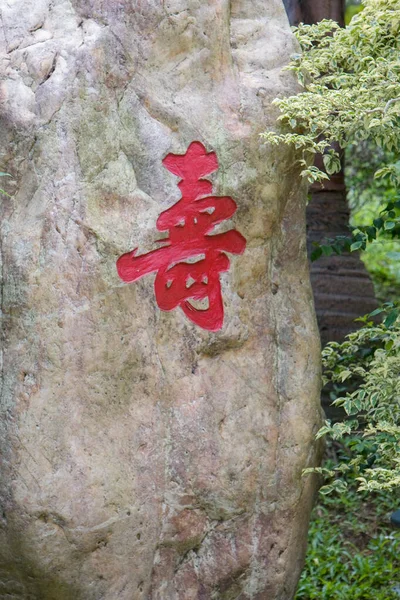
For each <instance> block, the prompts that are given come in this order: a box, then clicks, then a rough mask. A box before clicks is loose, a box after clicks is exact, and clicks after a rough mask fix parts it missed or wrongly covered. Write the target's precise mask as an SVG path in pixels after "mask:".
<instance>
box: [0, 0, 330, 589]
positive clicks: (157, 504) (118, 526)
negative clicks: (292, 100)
mask: <svg viewBox="0 0 400 600" xmlns="http://www.w3.org/2000/svg"><path fill="white" fill-rule="evenodd" d="M1 22H2V29H1V32H0V43H1V45H2V48H3V50H4V53H3V55H2V57H1V68H2V74H3V76H4V77H3V81H2V84H1V107H0V108H1V115H2V125H1V129H0V135H1V159H0V169H1V170H3V171H8V172H10V173H11V174H12V176H13V179H14V183H13V182H10V183H9V184H8V187H7V190H8V192H9V193H10V194H11V195H12V197H10V198H9V197H6V196H2V222H1V228H2V232H1V233H2V243H1V264H2V275H3V283H2V287H1V308H2V316H3V321H2V341H3V361H2V375H3V387H2V391H1V411H2V414H1V425H0V446H1V486H0V490H1V511H0V519H1V529H0V597H1V598H9V599H13V600H14V599H15V600H17V599H18V600H78V599H79V600H100V599H101V600H117V599H118V600H144V599H151V600H195V599H199V600H200V599H203V600H218V599H220V600H233V599H236V600H239V599H240V600H245V599H246V600H247V599H252V600H278V599H279V600H289V599H290V598H292V596H293V594H294V590H295V587H296V583H297V579H298V576H299V572H300V570H301V566H302V561H303V558H304V551H305V543H306V541H305V540H306V530H307V524H308V518H309V513H310V508H311V504H312V497H313V491H314V484H313V481H312V478H303V477H302V469H303V468H304V467H307V466H310V465H312V464H314V463H315V460H316V458H315V457H316V451H315V442H314V434H315V432H316V430H317V428H318V426H319V420H320V409H319V383H320V366H319V342H318V332H317V329H316V325H315V318H314V312H313V304H312V295H311V290H310V283H309V275H308V270H307V261H306V253H305V226H304V207H305V190H304V188H303V186H302V185H301V184H300V180H299V177H298V174H297V172H296V170H295V168H294V166H293V156H292V155H291V154H290V152H289V151H288V150H287V149H278V150H276V149H273V150H271V149H270V148H268V147H266V146H264V145H263V144H262V140H261V139H260V137H259V134H260V132H262V131H263V130H265V129H267V128H269V127H273V126H274V122H275V117H276V113H275V112H274V109H273V108H272V107H271V101H272V99H273V98H274V97H276V96H277V95H282V94H288V93H291V92H292V91H293V89H294V87H293V85H294V84H293V80H292V78H291V77H290V76H289V75H288V73H285V72H282V67H283V66H284V65H285V64H286V63H287V61H288V57H289V55H290V53H291V52H292V51H293V48H294V42H293V39H292V36H291V33H290V29H289V26H288V23H287V20H286V16H285V12H284V8H283V4H282V2H281V0H268V2H266V1H265V0H231V1H228V0H206V1H203V2H200V1H199V0H135V1H133V0H14V1H13V2H3V3H2V4H1ZM192 142H197V143H196V144H195V145H194V146H192V149H193V148H194V149H195V150H196V152H198V156H197V158H196V157H195V159H196V160H203V159H204V156H208V158H209V159H210V160H213V161H214V163H215V164H214V166H215V167H216V166H217V165H216V162H218V167H219V168H218V170H215V169H211V171H213V172H212V173H211V172H210V170H208V171H206V173H204V174H203V175H204V176H205V178H206V180H207V181H209V182H210V183H208V184H207V183H205V182H204V181H201V182H200V184H199V185H200V187H199V188H196V190H197V191H196V192H194V191H193V190H194V188H195V187H196V185H197V183H198V180H199V179H201V173H200V171H201V168H200V167H199V169H200V170H199V169H198V172H197V171H196V173H197V174H196V177H195V176H194V175H193V171H190V169H189V170H188V171H187V172H185V173H186V174H184V176H182V174H181V176H180V175H179V173H178V174H176V173H175V174H174V168H175V170H176V169H177V168H178V167H176V165H177V164H178V162H179V160H180V159H179V156H178V158H177V157H176V156H175V157H174V156H172V157H171V156H170V157H169V159H168V160H166V161H164V164H163V162H162V161H163V160H164V159H165V158H166V157H167V155H171V154H172V155H182V156H183V155H185V153H186V151H187V150H188V148H189V146H190V144H192ZM202 148H204V150H202ZM202 152H203V154H202ZM212 153H215V154H212ZM201 157H203V158H201ZM196 160H194V159H193V164H195V165H197V166H196V167H195V168H196V169H197V167H198V164H199V163H196ZM177 161H178V162H177ZM174 165H175V166H174ZM185 168H186V167H185ZM185 177H186V179H185ZM191 178H192V179H191ZM196 178H197V179H196ZM180 180H182V181H183V182H185V181H186V182H187V181H189V183H190V185H192V184H193V186H194V187H193V190H192V187H190V186H189V185H188V186H187V187H188V189H189V188H190V190H192V191H191V192H190V193H192V192H193V197H192V198H191V204H190V202H189V204H188V205H187V206H189V208H187V207H186V209H185V210H186V211H187V210H189V209H190V210H193V206H194V204H195V201H196V198H198V196H200V197H202V196H204V195H207V196H210V190H211V188H212V190H213V191H212V194H213V195H214V196H216V197H218V196H219V197H226V199H225V200H224V201H223V202H224V203H225V204H223V206H224V207H225V208H226V210H225V208H224V210H225V212H224V210H222V213H224V214H223V216H224V218H227V216H226V215H227V214H228V213H229V216H231V217H232V218H230V219H229V220H224V221H223V223H221V225H218V226H217V228H216V230H215V233H219V234H221V233H223V232H226V231H230V230H233V231H235V233H229V234H228V237H229V236H230V237H229V239H232V244H231V245H230V246H229V244H227V245H226V247H225V246H224V247H219V248H218V249H217V250H218V252H217V250H215V248H214V254H213V255H212V256H211V254H210V255H208V254H207V252H206V251H205V252H204V253H203V252H202V248H201V247H200V246H199V245H198V244H197V246H196V243H197V242H196V240H197V241H199V240H200V241H201V240H203V242H204V243H206V242H208V243H210V244H211V243H213V244H214V245H216V244H215V240H211V241H210V239H209V238H208V237H207V236H206V235H205V234H204V235H203V237H202V238H201V236H200V237H199V236H197V237H196V234H193V231H194V230H193V228H192V230H193V231H192V233H191V234H190V235H187V236H186V241H185V242H182V244H183V243H193V244H194V245H193V248H194V250H196V252H195V251H193V253H192V254H193V256H188V255H185V256H184V257H183V258H184V260H185V261H186V263H182V262H179V260H178V259H177V258H176V257H177V254H174V252H172V253H171V256H170V261H169V263H168V265H166V264H164V266H163V268H164V271H163V272H162V273H161V275H160V270H159V272H158V273H157V272H156V269H154V270H153V271H152V270H151V269H150V271H148V272H147V274H146V275H144V271H141V272H140V273H139V276H138V277H137V278H136V281H133V279H134V277H133V275H132V269H131V271H129V267H130V265H129V264H128V267H127V269H128V271H129V273H128V275H127V274H126V270H125V272H124V273H125V275H124V273H123V272H122V271H123V269H122V270H121V269H120V275H121V276H124V277H125V279H126V281H128V280H130V281H133V282H132V283H126V282H125V281H123V280H122V279H121V278H120V276H119V273H118V271H117V267H116V261H117V260H118V259H119V257H121V256H123V255H126V254H127V253H128V252H130V251H132V250H134V249H136V248H137V249H138V250H137V253H136V255H134V254H131V255H130V257H129V256H128V257H126V256H125V258H124V259H121V260H122V262H124V261H125V262H126V261H128V263H129V259H130V260H132V264H135V265H136V264H138V263H136V262H135V260H136V259H135V257H136V256H141V255H143V254H147V253H148V252H150V251H154V250H155V248H165V247H166V246H165V243H164V245H161V246H160V244H156V240H158V239H160V237H163V236H164V237H165V235H167V233H168V230H167V229H166V226H165V223H166V222H167V221H168V219H167V218H166V217H165V213H164V211H166V210H167V209H168V208H170V207H171V206H173V205H174V204H176V203H177V202H178V200H179V198H180V188H178V185H177V184H178V183H179V181H180ZM182 181H181V185H180V187H182ZM196 181H197V183H196ZM4 185H6V184H4ZM202 186H203V187H202ZM199 190H200V192H199ZM201 192H203V193H201ZM196 194H197V195H196ZM189 196H190V194H189ZM189 200H190V198H189ZM212 202H214V204H215V206H213V207H211V208H210V207H209V208H210V210H206V209H207V207H206V206H205V205H206V203H202V204H198V205H197V206H198V207H199V206H202V207H203V209H204V210H203V212H201V213H199V215H198V216H199V222H200V221H201V222H203V221H202V220H205V221H207V223H210V222H211V223H212V224H215V223H217V222H219V221H220V220H222V219H218V218H217V217H218V214H219V213H218V214H217V211H218V210H219V208H218V206H219V207H221V206H222V204H218V203H221V202H222V200H221V198H219V199H218V198H216V199H214V200H213V201H212ZM228 205H229V206H228ZM180 206H181V205H180ZM190 207H191V208H190ZM229 207H230V208H229ZM228 208H229V210H228ZM197 210H198V209H197ZM161 213H164V217H162V218H161V221H163V223H164V222H165V223H164V229H162V227H161V226H160V227H159V229H161V231H157V228H156V222H157V219H158V217H159V216H160V214H161ZM222 213H221V214H222ZM190 214H192V213H190ZM193 214H194V213H193ZM193 214H192V217H193ZM168 215H170V213H168ZM213 215H214V216H213ZM232 215H233V216H232ZM186 217H187V213H186ZM168 218H169V217H168ZM193 219H194V220H193V223H195V224H197V220H196V219H195V218H194V217H193ZM213 219H214V221H213ZM161 221H158V225H160V223H161ZM193 223H192V225H193ZM200 224H201V223H200ZM161 225H162V223H161ZM169 226H170V227H172V229H170V233H171V232H172V231H173V233H174V235H178V234H180V233H182V232H183V233H185V231H186V232H187V230H185V227H187V226H188V221H187V220H186V221H185V220H183V221H182V222H180V223H177V222H175V224H174V225H169ZM179 226H180V227H181V230H179V229H178V228H179ZM193 227H194V225H193ZM203 229H204V228H203ZM209 229H210V231H208V230H207V232H208V233H209V234H210V233H211V234H212V233H214V230H213V229H212V227H211V228H209ZM162 232H164V233H162ZM204 232H205V230H204V231H203V233H204ZM207 232H206V233H207ZM221 239H223V240H226V239H228V238H227V237H226V236H221ZM233 239H235V240H236V241H237V242H238V243H237V244H236V246H235V245H234V244H233ZM195 242H196V243H195ZM239 242H240V243H239ZM224 243H225V242H224ZM235 243H236V242H235ZM245 244H247V245H246V249H244V246H245ZM174 248H175V249H176V248H181V249H182V246H179V243H178V242H177V245H176V246H174ZM174 248H173V250H174ZM224 248H225V252H223V250H224ZM174 251H175V250H174ZM195 254H197V255H200V258H202V260H203V261H207V260H208V261H209V262H208V263H207V265H208V266H207V265H206V266H204V268H203V267H202V266H201V265H200V266H198V270H200V268H202V269H203V271H204V269H206V267H207V268H208V269H209V271H207V273H206V275H207V274H208V275H207V276H205V271H204V272H202V274H201V277H200V279H201V280H200V279H199V280H196V273H195V268H194V267H193V263H192V262H191V261H192V260H193V259H196V256H195ZM160 256H161V254H159V253H158V254H157V257H160ZM163 256H165V254H163ZM182 256H183V254H182V253H181V254H180V260H182ZM210 256H211V258H210ZM151 257H154V254H152V255H151ZM227 257H229V261H230V265H228V261H227ZM174 258H175V260H174ZM197 258H198V256H197ZM218 260H219V261H220V262H219V263H218ZM187 261H189V263H190V264H192V266H191V267H190V266H188V264H187ZM217 263H218V265H219V266H218V265H217ZM119 264H121V263H119ZM140 264H141V265H142V263H140ZM182 265H183V266H182ZM210 265H211V266H210ZM212 265H214V266H212ZM215 265H217V266H215ZM125 266H126V265H125ZM174 266H175V267H176V266H178V269H176V270H175V271H174V273H175V272H176V276H177V281H178V283H176V286H179V284H181V287H182V285H183V288H185V289H189V288H190V286H191V284H192V285H194V286H197V288H196V289H198V290H200V291H199V292H198V293H197V292H196V294H194V292H193V297H192V300H190V294H189V292H183V291H182V289H181V292H180V294H181V295H180V296H179V297H180V298H181V301H178V302H177V303H176V307H175V308H173V309H171V307H172V305H170V304H168V302H167V303H164V304H163V302H161V301H160V297H161V296H162V297H163V299H164V300H165V298H166V297H167V296H168V294H169V286H171V282H168V281H167V280H166V279H165V278H168V268H169V267H172V268H174ZM182 269H183V270H185V269H186V271H185V273H186V272H189V271H190V272H191V273H192V275H193V274H194V278H193V279H194V280H195V281H194V282H193V281H192V279H191V280H190V281H189V280H185V281H184V284H182V276H181V279H180V280H179V273H181V271H182ZM180 270H181V271H180ZM188 270H189V271H188ZM182 272H183V271H182ZM141 275H143V276H141ZM181 275H182V273H181ZM160 277H161V279H157V278H160ZM162 277H164V279H162ZM155 279H156V281H159V282H160V281H161V283H160V285H161V284H162V282H164V283H163V285H161V288H159V289H158V295H157V294H156V293H155V290H154V280H155ZM189 279H190V278H189ZM172 285H173V286H175V282H174V283H173V284H172ZM219 285H221V290H220V291H219V288H218V286H219ZM213 286H214V287H213ZM174 289H175V291H176V288H174ZM193 289H194V288H193ZM207 290H208V291H207ZM210 290H211V291H212V293H211V292H210ZM215 290H216V294H214V292H215ZM178 291H179V290H178ZM156 292H157V290H156ZM176 293H177V292H176ZM184 293H186V299H185V298H183V297H184ZM171 294H172V292H171ZM213 294H214V295H213ZM175 295H176V294H175ZM178 295H179V294H178ZM168 297H169V296H168ZM182 298H183V300H182ZM221 299H222V302H223V315H222V316H223V323H222V320H221V318H222V317H221V310H222V304H220V305H219V309H218V310H219V313H218V315H219V316H218V319H219V320H218V319H217V320H214V321H212V320H211V321H210V320H209V319H208V316H207V311H211V312H213V311H216V308H215V307H216V304H215V303H217V304H218V302H221ZM175 300H176V298H175ZM178 300H179V299H178ZM165 302H166V300H165ZM207 302H208V304H207ZM159 305H160V306H161V307H162V308H164V309H165V308H167V309H168V310H167V311H166V310H160V307H159ZM207 306H208V308H207ZM185 309H186V310H185ZM191 311H192V312H191ZM217 312H218V311H217ZM213 314H215V313H213ZM199 315H200V316H199ZM203 317H205V320H204V322H203V321H202V318H203ZM196 320H197V322H200V325H199V324H196ZM206 321H207V322H206ZM202 324H203V325H204V326H202Z"/></svg>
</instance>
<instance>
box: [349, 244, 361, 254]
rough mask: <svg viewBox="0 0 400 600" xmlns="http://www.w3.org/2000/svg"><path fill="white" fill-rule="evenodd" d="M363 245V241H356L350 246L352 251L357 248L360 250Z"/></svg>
mask: <svg viewBox="0 0 400 600" xmlns="http://www.w3.org/2000/svg"><path fill="white" fill-rule="evenodd" d="M362 245H363V243H362V242H354V244H351V246H350V250H351V252H354V251H355V250H359V249H360V248H361V246H362Z"/></svg>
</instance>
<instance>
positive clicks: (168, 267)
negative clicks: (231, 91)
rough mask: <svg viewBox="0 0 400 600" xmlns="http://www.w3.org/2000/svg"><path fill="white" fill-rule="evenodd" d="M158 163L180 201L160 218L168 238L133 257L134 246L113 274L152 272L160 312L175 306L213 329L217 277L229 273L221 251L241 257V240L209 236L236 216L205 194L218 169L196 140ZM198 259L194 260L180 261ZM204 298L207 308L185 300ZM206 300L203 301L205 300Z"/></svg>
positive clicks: (220, 312) (217, 324)
mask: <svg viewBox="0 0 400 600" xmlns="http://www.w3.org/2000/svg"><path fill="white" fill-rule="evenodd" d="M163 165H164V166H165V167H166V168H167V169H168V171H170V172H171V173H173V174H174V175H177V176H178V177H180V178H181V181H180V182H179V183H178V187H179V189H180V191H181V194H182V198H181V199H180V200H179V201H178V202H177V203H176V204H174V205H173V206H172V207H171V208H168V209H167V210H165V211H164V212H162V213H161V214H160V216H159V217H158V219H157V229H158V230H159V231H168V232H169V235H168V237H167V238H165V239H163V240H159V243H163V244H165V245H163V246H161V247H160V248H157V249H156V250H152V251H151V252H148V253H147V254H141V255H139V256H136V252H137V248H136V249H135V250H133V251H132V252H128V253H127V254H123V255H122V256H121V257H120V258H119V259H118V261H117V270H118V274H119V276H120V277H121V279H123V281H125V282H127V283H131V282H132V281H136V280H137V279H140V277H143V276H144V275H146V274H147V273H152V272H153V271H157V275H156V279H155V282H154V289H155V295H156V300H157V304H158V306H159V307H160V308H161V310H173V309H174V308H176V307H177V306H180V307H181V309H182V310H183V312H184V313H185V314H186V316H187V317H188V318H189V319H190V320H191V321H193V323H195V324H196V325H199V326H200V327H202V328H203V329H208V330H209V331H217V330H218V329H221V327H222V324H223V320H224V306H223V302H222V294H221V283H220V279H219V276H220V273H222V271H227V270H228V269H229V259H228V257H227V256H226V254H225V252H231V253H233V254H242V253H243V252H244V250H245V247H246V240H245V239H244V237H243V236H242V235H241V234H240V233H239V232H238V231H236V230H234V229H231V230H230V231H227V232H225V233H218V234H215V235H209V234H210V232H211V231H212V230H213V228H214V227H215V225H217V224H218V223H221V222H222V221H224V220H225V219H229V218H230V217H231V216H232V215H233V214H234V213H235V212H236V208H237V206H236V203H235V202H234V201H233V200H232V198H230V197H228V196H220V197H218V196H208V195H207V194H211V193H212V184H211V182H210V181H207V180H205V179H203V177H205V176H206V175H209V174H210V173H213V172H214V171H216V170H217V169H218V160H217V156H216V154H215V152H209V153H207V151H206V149H205V147H204V146H203V144H201V143H200V142H192V143H191V144H190V146H189V148H188V149H187V151H186V153H185V154H183V155H179V154H168V156H166V158H164V160H163ZM195 258H200V260H197V262H185V261H188V260H190V259H195ZM205 299H208V306H207V307H206V308H196V307H195V306H193V304H192V303H191V302H190V300H205ZM206 302H207V300H206Z"/></svg>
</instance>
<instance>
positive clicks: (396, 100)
mask: <svg viewBox="0 0 400 600" xmlns="http://www.w3.org/2000/svg"><path fill="white" fill-rule="evenodd" d="M399 100H400V96H399V97H398V98H392V99H391V100H389V101H388V102H386V104H385V108H373V109H372V110H366V111H365V114H366V115H371V114H372V113H376V112H381V113H383V114H386V113H387V111H388V110H389V108H390V107H391V105H392V104H394V103H395V102H398V101H399Z"/></svg>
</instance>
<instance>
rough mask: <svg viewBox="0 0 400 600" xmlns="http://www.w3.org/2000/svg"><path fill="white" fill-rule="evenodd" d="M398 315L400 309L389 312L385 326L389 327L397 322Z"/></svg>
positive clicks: (384, 322)
mask: <svg viewBox="0 0 400 600" xmlns="http://www.w3.org/2000/svg"><path fill="white" fill-rule="evenodd" d="M398 316H399V310H392V312H390V313H389V314H388V316H387V317H386V319H385V320H384V321H383V324H384V325H385V327H387V328H389V327H391V326H392V325H393V324H394V323H395V322H396V320H397V317H398Z"/></svg>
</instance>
